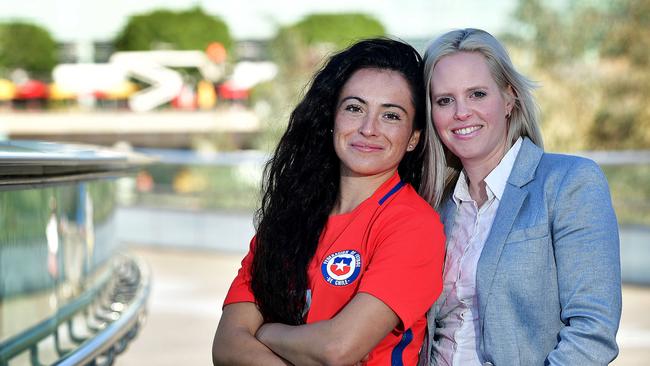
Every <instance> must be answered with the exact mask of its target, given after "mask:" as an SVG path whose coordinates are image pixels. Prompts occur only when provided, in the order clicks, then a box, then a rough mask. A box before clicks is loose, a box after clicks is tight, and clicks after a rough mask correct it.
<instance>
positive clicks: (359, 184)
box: [332, 171, 395, 215]
mask: <svg viewBox="0 0 650 366" xmlns="http://www.w3.org/2000/svg"><path fill="white" fill-rule="evenodd" d="M394 173H395V171H391V172H386V173H382V174H378V175H371V176H346V175H341V181H340V185H339V197H338V199H337V201H336V204H335V205H334V209H333V210H332V215H340V214H344V213H348V212H350V211H352V210H354V209H355V208H357V206H359V204H360V203H361V202H363V201H365V200H366V199H368V197H370V196H372V194H373V193H375V191H376V190H377V188H379V186H381V185H382V184H383V183H384V182H386V181H387V180H388V179H390V177H392V176H393V174H394Z"/></svg>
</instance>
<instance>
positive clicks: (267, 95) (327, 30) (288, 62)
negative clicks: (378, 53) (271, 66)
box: [252, 13, 386, 148]
mask: <svg viewBox="0 0 650 366" xmlns="http://www.w3.org/2000/svg"><path fill="white" fill-rule="evenodd" d="M385 34H386V31H385V29H384V26H383V25H382V24H381V22H379V20H377V19H375V18H374V17H372V16H370V15H366V14H360V13H340V14H312V15H309V16H307V17H305V18H304V19H302V20H300V21H298V22H297V23H295V24H291V25H287V26H284V27H280V28H279V29H278V32H277V33H276V35H275V37H274V38H273V39H272V40H271V42H270V47H269V50H270V57H271V59H272V60H273V61H274V62H275V63H276V65H277V66H278V75H277V76H276V78H275V79H274V80H272V81H269V82H267V83H264V84H262V85H258V86H257V87H255V90H253V94H252V96H253V99H254V101H255V102H258V101H259V102H262V103H266V104H268V105H269V107H270V108H268V109H269V111H268V116H262V120H263V121H264V122H266V123H267V129H266V133H265V134H264V135H263V136H262V141H261V142H260V143H261V145H262V146H261V147H262V148H268V147H271V146H273V145H275V142H276V141H277V138H278V137H279V135H280V134H281V133H282V132H283V130H284V127H285V126H286V121H287V119H288V115H289V112H290V111H291V109H293V107H294V105H295V104H296V103H297V102H298V99H299V98H300V96H301V94H302V92H303V91H304V90H305V88H306V87H307V86H308V85H307V84H308V83H309V78H310V77H312V75H313V74H314V72H315V71H316V70H317V69H318V67H319V66H320V65H322V63H323V62H324V61H325V60H326V58H327V56H328V55H329V54H331V53H333V52H335V51H337V50H340V49H342V48H345V47H346V46H348V45H350V44H351V43H353V42H354V41H356V40H359V39H362V38H369V37H379V36H384V35H385Z"/></svg>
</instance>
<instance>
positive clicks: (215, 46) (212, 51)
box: [205, 42, 228, 64]
mask: <svg viewBox="0 0 650 366" xmlns="http://www.w3.org/2000/svg"><path fill="white" fill-rule="evenodd" d="M205 53H206V54H207V55H208V58H209V59H210V60H212V62H214V63H217V64H222V63H224V62H225V61H226V57H227V56H228V54H227V52H226V49H225V47H223V45H222V44H221V43H219V42H212V43H210V44H209V45H208V48H207V49H206V50H205Z"/></svg>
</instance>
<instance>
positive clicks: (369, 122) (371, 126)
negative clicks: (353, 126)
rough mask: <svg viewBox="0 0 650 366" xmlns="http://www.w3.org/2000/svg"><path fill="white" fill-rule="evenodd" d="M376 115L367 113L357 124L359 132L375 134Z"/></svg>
mask: <svg viewBox="0 0 650 366" xmlns="http://www.w3.org/2000/svg"><path fill="white" fill-rule="evenodd" d="M377 120H378V118H377V116H375V115H374V114H372V113H367V114H366V115H365V116H364V117H363V119H362V121H361V125H360V126H359V133H360V134H362V135H363V136H374V135H376V134H377Z"/></svg>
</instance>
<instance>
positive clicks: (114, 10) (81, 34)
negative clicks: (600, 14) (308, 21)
mask: <svg viewBox="0 0 650 366" xmlns="http://www.w3.org/2000/svg"><path fill="white" fill-rule="evenodd" d="M516 3H517V0H493V1H487V0H457V1H442V0H428V1H427V0H396V1H388V0H356V1H351V0H324V1H309V0H240V1H224V0H0V21H6V20H24V21H30V22H33V23H37V24H39V25H41V26H43V27H45V28H46V29H48V30H49V31H50V32H51V34H52V35H53V37H54V38H55V39H56V40H57V41H89V40H92V41H97V40H98V41H106V40H110V39H112V38H113V37H114V36H115V35H116V34H117V32H118V31H119V30H120V29H121V28H122V27H123V26H124V24H125V23H126V20H127V18H128V16H129V15H133V14H138V13H143V12H148V11H151V10H154V9H160V8H167V9H173V10H183V9H187V8H189V7H192V6H196V5H200V6H201V7H202V8H203V9H204V10H205V11H206V12H208V13H210V14H213V15H218V16H220V17H221V18H222V19H223V20H224V21H225V22H226V23H227V24H228V27H229V29H230V31H231V34H232V35H233V36H234V38H235V39H263V38H269V37H272V36H273V35H274V33H275V30H276V29H277V25H278V24H280V25H284V24H290V23H293V22H295V21H298V20H299V19H300V18H302V17H303V16H305V15H307V14H311V13H317V12H351V11H355V12H365V13H368V14H371V15H374V16H376V17H377V18H378V19H379V20H380V21H381V22H382V23H383V24H384V26H385V27H386V28H387V31H388V33H389V34H390V35H392V36H397V37H401V38H416V37H417V38H429V37H433V36H434V35H436V34H438V33H440V32H442V31H445V30H449V29H453V28H464V27H474V28H483V29H485V30H487V31H489V32H491V33H499V32H500V31H502V30H505V29H506V28H507V27H508V25H509V24H510V23H511V22H512V20H511V19H512V18H511V13H512V11H513V9H514V7H515V5H516Z"/></svg>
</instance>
